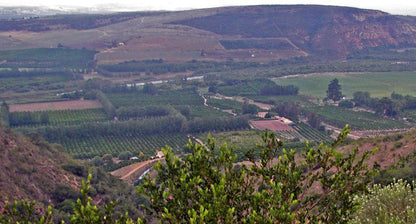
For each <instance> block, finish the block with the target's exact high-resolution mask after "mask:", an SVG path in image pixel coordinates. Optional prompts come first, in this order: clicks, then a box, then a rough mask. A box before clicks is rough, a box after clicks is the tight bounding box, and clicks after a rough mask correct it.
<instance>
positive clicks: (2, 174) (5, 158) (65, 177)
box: [0, 127, 80, 207]
mask: <svg viewBox="0 0 416 224" xmlns="http://www.w3.org/2000/svg"><path fill="white" fill-rule="evenodd" d="M68 161H69V159H68V158H66V157H65V156H64V154H63V153H62V152H60V149H59V147H57V146H51V145H49V144H47V143H45V142H44V141H43V140H41V139H40V138H39V136H38V135H37V134H32V135H31V136H30V137H29V138H27V137H23V136H21V135H19V134H16V133H14V132H12V131H11V130H10V129H5V128H3V127H0V207H3V206H4V201H3V200H6V199H7V200H9V201H10V200H23V199H29V200H36V201H38V202H41V203H43V204H44V205H47V204H51V203H52V198H51V196H52V195H53V193H54V192H55V191H56V190H57V188H58V187H61V186H68V187H70V188H71V189H73V190H74V191H77V188H78V185H79V183H80V178H79V177H77V176H75V175H74V174H73V173H71V172H68V171H66V170H64V169H63V168H62V165H64V164H66V163H68Z"/></svg>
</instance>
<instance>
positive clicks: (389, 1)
mask: <svg viewBox="0 0 416 224" xmlns="http://www.w3.org/2000/svg"><path fill="white" fill-rule="evenodd" d="M264 4H320V5H339V6H352V7H358V8H366V9H378V10H382V11H386V12H389V13H392V14H405V15H406V14H411V15H416V1H415V0H205V1H199V0H150V1H149V0H0V6H22V5H25V6H50V7H53V8H56V7H57V6H62V7H65V8H66V7H71V6H83V7H102V6H106V8H109V9H115V8H118V7H116V5H119V6H120V8H121V10H132V11H133V10H179V9H195V8H210V7H219V6H233V5H264Z"/></svg>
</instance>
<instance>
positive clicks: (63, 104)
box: [10, 100, 102, 112]
mask: <svg viewBox="0 0 416 224" xmlns="http://www.w3.org/2000/svg"><path fill="white" fill-rule="evenodd" d="M101 107H102V105H101V103H100V102H99V101H98V100H68V101H56V102H44V103H27V104H15V105H10V112H16V111H17V112H20V111H46V110H84V109H92V108H101Z"/></svg>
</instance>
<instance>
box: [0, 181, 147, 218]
mask: <svg viewBox="0 0 416 224" xmlns="http://www.w3.org/2000/svg"><path fill="white" fill-rule="evenodd" d="M92 178H93V177H92V175H91V174H89V175H88V178H87V181H82V183H81V189H80V198H79V199H78V200H77V201H76V203H75V204H72V203H70V202H69V204H70V205H71V206H72V213H71V214H70V222H69V223H72V224H133V223H137V224H142V223H144V221H143V220H142V219H138V220H137V222H134V221H133V220H132V219H131V218H129V215H128V213H127V212H125V214H123V215H120V216H117V213H116V211H115V207H116V205H117V202H109V203H108V204H104V205H103V206H102V208H99V207H97V206H96V205H94V204H93V203H92V198H91V197H90V196H89V194H90V193H91V191H92V188H91V187H90V184H91V181H92ZM65 202H68V200H65ZM53 221H55V222H58V221H61V223H62V224H64V223H65V221H64V220H52V207H51V206H49V207H48V210H47V211H46V212H44V214H39V213H38V211H36V204H35V202H28V201H24V202H20V203H18V202H16V201H15V202H14V203H13V204H9V203H6V204H5V209H4V211H3V212H2V213H0V223H4V224H7V223H10V224H14V223H22V224H52V223H54V222H53Z"/></svg>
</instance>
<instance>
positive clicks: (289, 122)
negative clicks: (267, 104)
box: [274, 116, 295, 126]
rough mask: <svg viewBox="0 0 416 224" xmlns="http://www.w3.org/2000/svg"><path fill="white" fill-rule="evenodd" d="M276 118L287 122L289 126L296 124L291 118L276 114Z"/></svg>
mask: <svg viewBox="0 0 416 224" xmlns="http://www.w3.org/2000/svg"><path fill="white" fill-rule="evenodd" d="M274 119H276V120H278V121H280V122H282V123H284V124H287V125H289V126H294V125H295V122H293V121H291V120H290V119H288V118H285V117H279V116H274Z"/></svg>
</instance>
